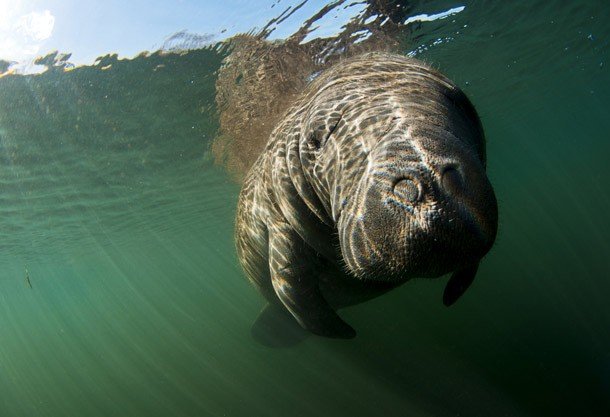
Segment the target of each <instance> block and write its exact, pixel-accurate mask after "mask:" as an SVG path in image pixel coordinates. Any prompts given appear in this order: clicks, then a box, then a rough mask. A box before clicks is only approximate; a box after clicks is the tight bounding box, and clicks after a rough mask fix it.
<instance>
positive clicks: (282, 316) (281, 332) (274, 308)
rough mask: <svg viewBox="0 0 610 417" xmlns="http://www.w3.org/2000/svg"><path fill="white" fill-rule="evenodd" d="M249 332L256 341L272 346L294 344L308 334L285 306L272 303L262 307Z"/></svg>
mask: <svg viewBox="0 0 610 417" xmlns="http://www.w3.org/2000/svg"><path fill="white" fill-rule="evenodd" d="M250 333H251V334H252V337H253V338H254V340H256V341H257V342H258V343H260V344H261V345H263V346H267V347H272V348H286V347H290V346H295V345H296V344H298V343H300V342H301V341H303V340H304V339H305V338H306V337H307V336H308V335H309V332H308V331H307V330H305V329H303V328H302V327H301V326H299V324H298V323H297V322H296V321H295V319H294V318H293V317H292V315H291V314H290V313H289V312H288V311H286V309H285V308H283V307H280V306H278V305H274V304H267V305H266V306H265V307H264V308H263V310H262V311H261V312H260V314H259V315H258V317H257V319H256V321H255V322H254V324H253V325H252V328H251V329H250Z"/></svg>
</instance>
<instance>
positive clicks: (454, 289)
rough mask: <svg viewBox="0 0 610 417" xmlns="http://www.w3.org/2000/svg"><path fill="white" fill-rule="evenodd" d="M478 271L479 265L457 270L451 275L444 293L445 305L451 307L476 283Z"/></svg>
mask: <svg viewBox="0 0 610 417" xmlns="http://www.w3.org/2000/svg"><path fill="white" fill-rule="evenodd" d="M477 269H479V264H478V263H475V264H472V265H468V266H467V267H465V268H463V269H460V270H457V271H455V272H454V273H453V275H451V278H449V282H447V286H446V287H445V292H444V293H443V304H445V305H446V306H447V307H449V306H450V305H451V304H453V303H455V302H456V301H457V300H458V298H460V297H461V296H462V294H464V292H466V290H467V289H468V287H470V284H472V281H474V277H475V275H476V274H477Z"/></svg>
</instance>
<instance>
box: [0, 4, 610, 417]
mask: <svg viewBox="0 0 610 417" xmlns="http://www.w3.org/2000/svg"><path fill="white" fill-rule="evenodd" d="M435 4H442V5H444V6H446V7H445V8H449V7H452V6H454V4H451V3H447V2H435ZM439 7H441V6H439ZM441 8H442V7H441ZM609 21H610V6H609V5H608V4H607V3H606V2H604V1H598V2H594V1H591V2H572V3H569V2H521V3H520V4H513V3H512V2H511V3H510V4H509V3H508V2H485V1H482V2H471V3H468V4H467V7H466V9H465V10H464V11H463V12H462V13H459V14H458V15H456V16H453V17H450V18H448V19H445V20H439V21H437V22H429V23H426V24H425V25H424V26H422V27H421V28H420V29H419V30H415V31H414V32H413V33H412V34H411V35H410V36H411V37H410V38H408V39H405V44H407V45H408V49H406V50H405V51H404V52H405V53H408V52H409V51H412V50H415V49H416V48H417V47H418V46H422V48H421V49H420V51H421V52H420V53H419V54H418V55H417V56H418V57H419V58H422V59H425V60H426V61H428V62H432V63H434V65H435V66H437V67H439V68H440V69H441V70H442V71H443V72H445V73H446V74H447V75H449V76H450V77H451V78H453V79H454V80H455V81H456V82H457V83H458V84H459V85H461V86H463V88H464V90H465V91H466V92H467V93H468V95H469V96H470V97H471V99H472V101H473V102H474V103H475V105H476V107H477V109H478V111H479V114H480V116H481V119H482V121H483V125H484V127H485V130H486V134H487V137H488V159H489V162H488V166H489V176H490V178H491V181H492V183H493V185H494V187H495V190H496V194H497V196H498V200H499V207H500V229H499V236H498V240H497V242H496V245H495V247H494V249H493V250H492V251H491V252H490V254H489V255H488V256H487V257H486V259H485V261H484V262H483V264H482V266H481V269H480V271H479V274H478V277H477V280H476V281H475V283H474V285H473V287H472V288H471V289H470V290H469V291H468V293H467V294H466V295H465V296H464V298H463V299H462V300H460V302H458V303H457V304H456V305H455V306H454V307H452V308H450V309H447V308H445V307H443V306H442V302H441V295H442V289H443V286H444V280H439V281H424V280H419V281H415V282H411V283H408V284H406V285H404V286H403V287H401V288H399V289H397V290H394V291H393V292H391V293H389V294H387V295H385V296H383V297H380V298H378V299H375V300H373V301H370V302H368V303H366V304H362V305H360V306H355V307H352V308H349V309H346V310H344V311H342V313H341V314H342V316H343V317H344V318H345V319H346V321H348V322H349V323H351V324H352V325H353V326H354V327H355V328H356V330H357V331H358V337H357V338H356V339H354V340H350V341H336V340H326V339H321V338H317V337H310V338H308V339H306V340H305V341H304V342H303V343H301V344H299V345H297V346H295V347H291V348H287V349H270V348H266V347H263V346H260V345H258V344H257V343H256V342H255V341H253V340H252V338H251V336H250V333H249V329H250V325H251V323H252V322H253V320H254V318H255V317H256V315H257V314H258V311H259V309H260V307H261V306H262V300H261V299H260V298H259V297H258V296H257V294H256V293H255V292H254V290H253V289H252V288H250V287H249V286H248V284H247V282H246V281H245V279H244V277H243V274H242V272H241V271H240V269H239V267H238V264H237V260H236V257H235V251H234V248H233V241H232V235H233V215H234V212H235V204H236V197H237V194H238V191H239V187H238V185H236V184H235V183H233V182H231V180H230V179H229V177H228V175H227V174H226V173H225V172H224V170H223V169H222V168H220V167H217V166H214V165H213V163H212V162H211V158H210V156H209V152H208V149H209V144H210V141H211V140H212V138H213V137H214V135H215V132H216V130H217V128H218V121H217V115H216V109H215V106H214V94H215V90H214V81H215V77H216V70H217V69H218V67H219V65H220V61H221V59H222V58H223V55H222V54H221V53H219V52H217V51H215V50H213V49H210V50H198V51H191V52H189V53H188V54H183V55H165V56H160V55H152V56H149V57H140V58H136V59H134V60H130V61H119V62H115V63H114V64H113V66H112V68H110V69H107V70H101V69H100V66H98V67H83V68H78V69H76V70H73V71H69V72H60V71H49V72H47V73H44V74H42V75H38V76H8V77H3V78H0V161H1V163H0V201H1V204H0V235H1V239H0V247H1V249H2V250H1V251H0V266H1V269H0V416H313V415H323V416H372V415H385V416H458V415H461V416H500V415H502V416H505V415H506V416H535V415H536V416H537V415H543V416H563V415H587V416H604V415H609V414H610V307H609V305H608V301H607V300H608V296H609V295H610V256H609V255H610V215H609V212H610V164H609V157H610V141H609V140H608V132H610V118H609V117H608V114H609V113H608V109H610V76H609V74H608V66H609V65H610V62H608V58H609V55H608V50H609V47H608V46H609V44H608V39H609V38H610V26H608V22H609ZM456 32H459V33H456ZM447 38H451V39H447ZM437 39H445V40H446V41H445V42H442V43H440V44H438V42H435V41H436V40H437ZM435 43H437V44H436V45H433V44H435ZM427 46H428V47H427ZM426 47H427V48H426ZM244 151H247V150H244ZM26 269H27V273H28V275H29V277H30V282H31V284H32V288H29V287H28V285H27V283H26V280H25V276H26Z"/></svg>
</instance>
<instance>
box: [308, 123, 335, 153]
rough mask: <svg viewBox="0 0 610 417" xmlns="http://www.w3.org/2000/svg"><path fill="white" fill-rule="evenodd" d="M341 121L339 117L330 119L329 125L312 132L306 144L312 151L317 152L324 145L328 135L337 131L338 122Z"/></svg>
mask: <svg viewBox="0 0 610 417" xmlns="http://www.w3.org/2000/svg"><path fill="white" fill-rule="evenodd" d="M340 121H341V115H338V116H335V117H333V118H331V120H330V125H325V126H323V127H321V128H318V129H316V130H314V131H313V132H312V133H311V134H310V135H309V136H308V138H307V144H308V145H309V147H310V148H311V149H313V150H316V151H317V150H319V149H320V148H321V147H322V146H324V145H325V144H326V142H327V141H328V138H330V135H332V134H333V133H334V131H335V130H337V126H339V122H340Z"/></svg>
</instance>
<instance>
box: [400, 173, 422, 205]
mask: <svg viewBox="0 0 610 417" xmlns="http://www.w3.org/2000/svg"><path fill="white" fill-rule="evenodd" d="M394 194H395V195H396V196H398V197H400V198H401V199H402V200H404V201H408V202H410V203H416V202H417V201H419V199H420V197H421V193H420V190H419V186H418V184H417V183H416V182H415V181H414V180H413V179H411V178H402V179H400V180H398V181H397V182H396V183H395V184H394Z"/></svg>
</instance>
